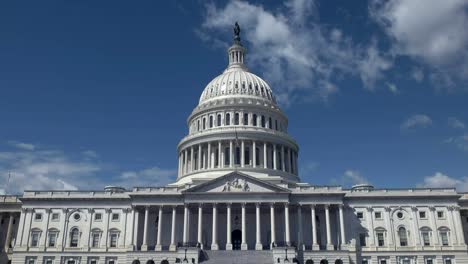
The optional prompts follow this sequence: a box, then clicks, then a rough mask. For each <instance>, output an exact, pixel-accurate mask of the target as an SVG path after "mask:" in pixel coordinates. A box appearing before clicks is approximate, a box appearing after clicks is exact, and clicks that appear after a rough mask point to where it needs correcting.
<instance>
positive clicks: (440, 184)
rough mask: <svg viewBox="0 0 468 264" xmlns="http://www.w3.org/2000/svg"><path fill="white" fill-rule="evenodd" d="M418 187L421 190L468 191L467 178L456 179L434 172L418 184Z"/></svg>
mask: <svg viewBox="0 0 468 264" xmlns="http://www.w3.org/2000/svg"><path fill="white" fill-rule="evenodd" d="M418 187H423V188H456V189H457V190H458V191H461V192H467V191H468V177H463V178H461V179H456V178H452V177H449V176H447V175H445V174H443V173H441V172H436V173H435V174H434V175H432V176H427V177H425V178H424V182H423V183H421V184H418Z"/></svg>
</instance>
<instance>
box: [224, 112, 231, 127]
mask: <svg viewBox="0 0 468 264" xmlns="http://www.w3.org/2000/svg"><path fill="white" fill-rule="evenodd" d="M224 123H225V124H226V126H230V125H231V114H230V113H226V120H225V122H224Z"/></svg>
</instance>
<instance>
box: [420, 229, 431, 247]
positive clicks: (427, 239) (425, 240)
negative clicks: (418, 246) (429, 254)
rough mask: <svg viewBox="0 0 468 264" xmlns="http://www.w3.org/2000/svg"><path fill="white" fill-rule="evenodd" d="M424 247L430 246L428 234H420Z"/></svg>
mask: <svg viewBox="0 0 468 264" xmlns="http://www.w3.org/2000/svg"><path fill="white" fill-rule="evenodd" d="M422 237H423V243H424V246H430V245H431V239H430V237H429V232H422Z"/></svg>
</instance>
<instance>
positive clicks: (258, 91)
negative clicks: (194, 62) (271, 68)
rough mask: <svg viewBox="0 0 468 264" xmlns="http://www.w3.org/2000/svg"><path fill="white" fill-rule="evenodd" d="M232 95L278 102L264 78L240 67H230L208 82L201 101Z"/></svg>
mask: <svg viewBox="0 0 468 264" xmlns="http://www.w3.org/2000/svg"><path fill="white" fill-rule="evenodd" d="M232 96H235V97H238V96H245V97H253V98H258V99H264V100H268V101H271V102H272V103H273V104H276V100H275V98H274V96H273V93H272V91H271V88H270V86H269V85H268V84H267V83H266V82H265V81H264V80H263V79H262V78H260V77H258V76H257V75H255V74H253V73H250V72H248V71H246V70H244V69H242V68H240V67H239V68H235V69H230V68H228V69H227V70H226V71H225V72H224V73H223V74H221V75H219V76H217V77H216V78H214V79H213V80H212V81H211V82H210V83H208V85H207V86H206V87H205V90H203V93H202V95H201V97H200V102H199V103H200V104H202V103H204V102H207V101H210V100H213V99H221V98H223V97H232Z"/></svg>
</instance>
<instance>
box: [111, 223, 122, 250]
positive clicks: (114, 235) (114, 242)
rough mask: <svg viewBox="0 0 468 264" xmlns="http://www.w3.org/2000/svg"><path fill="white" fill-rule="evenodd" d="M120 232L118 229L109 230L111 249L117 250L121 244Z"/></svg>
mask: <svg viewBox="0 0 468 264" xmlns="http://www.w3.org/2000/svg"><path fill="white" fill-rule="evenodd" d="M119 235H120V232H119V230H118V229H115V228H112V229H111V230H109V247H111V248H116V247H117V246H118V242H119Z"/></svg>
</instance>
